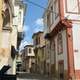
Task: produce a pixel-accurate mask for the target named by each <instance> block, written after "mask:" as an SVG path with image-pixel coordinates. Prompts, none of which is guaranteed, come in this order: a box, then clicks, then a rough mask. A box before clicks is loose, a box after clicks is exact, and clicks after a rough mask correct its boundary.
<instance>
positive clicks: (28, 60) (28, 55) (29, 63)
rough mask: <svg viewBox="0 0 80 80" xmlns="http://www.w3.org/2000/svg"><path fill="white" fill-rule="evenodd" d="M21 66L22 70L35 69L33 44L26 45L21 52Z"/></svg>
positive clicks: (32, 70)
mask: <svg viewBox="0 0 80 80" xmlns="http://www.w3.org/2000/svg"><path fill="white" fill-rule="evenodd" d="M22 66H23V71H24V70H25V71H26V72H29V73H30V72H34V71H35V54H34V46H33V45H26V46H25V48H24V52H23V54H22Z"/></svg>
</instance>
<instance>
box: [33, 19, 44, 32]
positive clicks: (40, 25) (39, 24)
mask: <svg viewBox="0 0 80 80" xmlns="http://www.w3.org/2000/svg"><path fill="white" fill-rule="evenodd" d="M43 28H44V26H43V19H42V18H38V19H37V20H36V21H35V23H34V31H33V32H34V33H36V32H38V31H43Z"/></svg>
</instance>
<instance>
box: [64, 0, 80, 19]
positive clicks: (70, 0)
mask: <svg viewBox="0 0 80 80" xmlns="http://www.w3.org/2000/svg"><path fill="white" fill-rule="evenodd" d="M63 1H64V2H63V3H64V17H65V18H67V19H70V20H80V13H79V14H72V13H75V12H76V13H78V12H79V9H78V4H77V3H78V2H77V1H78V0H67V6H68V7H67V10H68V12H72V13H66V7H65V6H66V5H65V3H66V0H63Z"/></svg>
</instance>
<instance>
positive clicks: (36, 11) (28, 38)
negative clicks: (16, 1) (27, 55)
mask: <svg viewBox="0 0 80 80" xmlns="http://www.w3.org/2000/svg"><path fill="white" fill-rule="evenodd" d="M29 1H31V2H33V3H36V4H38V5H40V6H42V7H45V8H46V7H47V0H29ZM24 3H25V4H26V5H27V7H26V14H25V16H24V27H23V30H24V31H23V32H24V38H23V40H22V41H21V45H20V49H22V48H23V47H24V46H25V45H27V44H32V35H33V33H36V32H38V31H43V28H44V26H43V19H42V16H43V14H44V11H45V9H43V8H40V7H38V6H36V5H34V4H32V3H29V2H27V0H24Z"/></svg>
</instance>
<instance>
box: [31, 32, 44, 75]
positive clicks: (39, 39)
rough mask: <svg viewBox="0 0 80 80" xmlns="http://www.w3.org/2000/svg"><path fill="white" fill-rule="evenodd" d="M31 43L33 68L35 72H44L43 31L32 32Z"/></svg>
mask: <svg viewBox="0 0 80 80" xmlns="http://www.w3.org/2000/svg"><path fill="white" fill-rule="evenodd" d="M32 37H33V45H34V52H35V63H36V64H35V68H36V72H37V73H41V74H43V73H44V72H45V53H44V49H45V39H44V35H43V32H41V31H39V32H37V33H34V34H33V36H32Z"/></svg>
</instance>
